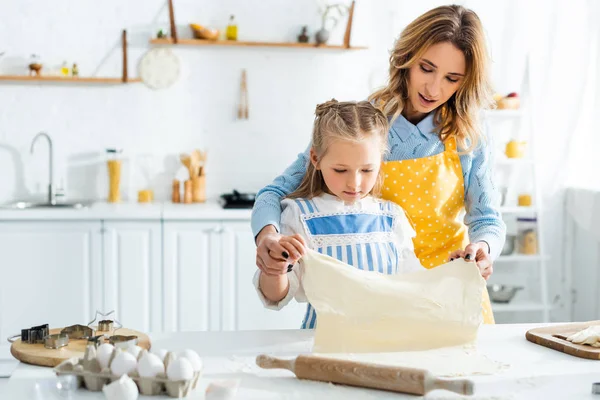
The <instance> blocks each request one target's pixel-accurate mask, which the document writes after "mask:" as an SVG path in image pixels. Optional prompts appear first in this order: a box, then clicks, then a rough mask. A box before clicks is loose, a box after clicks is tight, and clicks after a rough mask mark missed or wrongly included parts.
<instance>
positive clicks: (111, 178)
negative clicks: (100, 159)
mask: <svg viewBox="0 0 600 400" xmlns="http://www.w3.org/2000/svg"><path fill="white" fill-rule="evenodd" d="M121 151H122V150H117V149H106V158H107V160H106V164H107V167H108V198H107V201H108V202H109V203H119V202H120V201H121V192H120V190H119V186H120V184H121Z"/></svg>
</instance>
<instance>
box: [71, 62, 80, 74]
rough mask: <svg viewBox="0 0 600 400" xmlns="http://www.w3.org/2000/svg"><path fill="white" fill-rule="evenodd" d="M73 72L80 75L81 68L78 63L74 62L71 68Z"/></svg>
mask: <svg viewBox="0 0 600 400" xmlns="http://www.w3.org/2000/svg"><path fill="white" fill-rule="evenodd" d="M71 74H72V75H73V76H79V68H78V67H77V64H76V63H73V68H71Z"/></svg>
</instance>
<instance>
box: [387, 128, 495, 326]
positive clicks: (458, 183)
mask: <svg viewBox="0 0 600 400" xmlns="http://www.w3.org/2000/svg"><path fill="white" fill-rule="evenodd" d="M382 171H383V174H384V177H385V180H384V185H383V198H384V199H386V200H391V201H393V202H395V203H397V204H398V205H400V206H401V207H402V208H403V209H404V210H405V211H406V214H407V215H408V217H409V218H410V219H411V221H412V223H413V225H414V228H415V231H416V233H417V235H416V236H415V238H414V239H413V242H414V245H415V253H416V255H417V257H418V258H419V260H420V261H421V264H423V266H424V267H425V268H435V267H437V266H438V265H441V264H443V263H445V262H446V261H447V260H448V257H449V256H450V253H451V252H452V251H454V250H460V249H464V248H465V247H466V246H467V244H468V243H469V240H468V236H467V228H466V226H465V225H464V224H463V223H462V221H460V219H459V215H460V213H461V211H462V210H463V209H464V196H465V186H464V181H463V175H462V167H461V165H460V158H459V156H458V152H457V150H456V139H455V138H454V137H452V138H450V139H448V140H447V141H446V143H445V149H444V151H443V152H441V153H440V154H436V155H434V156H430V157H423V158H416V159H408V160H400V161H388V162H384V163H383V166H382ZM482 309H483V321H484V323H486V324H493V323H494V314H493V313H492V307H491V305H490V299H489V295H488V292H487V290H484V292H483V300H482Z"/></svg>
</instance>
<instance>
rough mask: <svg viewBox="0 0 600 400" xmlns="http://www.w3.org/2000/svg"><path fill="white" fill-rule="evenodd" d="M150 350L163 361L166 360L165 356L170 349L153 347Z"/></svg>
mask: <svg viewBox="0 0 600 400" xmlns="http://www.w3.org/2000/svg"><path fill="white" fill-rule="evenodd" d="M150 352H151V353H152V354H156V355H157V356H158V358H160V360H161V361H162V362H165V356H166V355H167V353H168V351H167V350H165V349H151V350H150Z"/></svg>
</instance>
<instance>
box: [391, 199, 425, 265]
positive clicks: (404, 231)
mask: <svg viewBox="0 0 600 400" xmlns="http://www.w3.org/2000/svg"><path fill="white" fill-rule="evenodd" d="M392 204H393V206H392V208H393V210H394V217H395V218H394V232H395V233H396V237H397V240H398V246H399V248H398V253H399V255H400V265H398V270H399V271H400V272H401V273H403V272H414V271H422V270H423V269H425V268H424V267H423V265H421V262H420V261H419V259H418V258H417V256H416V254H415V245H414V243H413V238H415V237H416V236H417V233H416V232H415V230H414V228H413V226H412V224H411V223H410V221H409V219H408V216H407V215H406V212H405V211H404V209H403V208H402V207H400V206H399V205H398V204H396V203H392Z"/></svg>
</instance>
